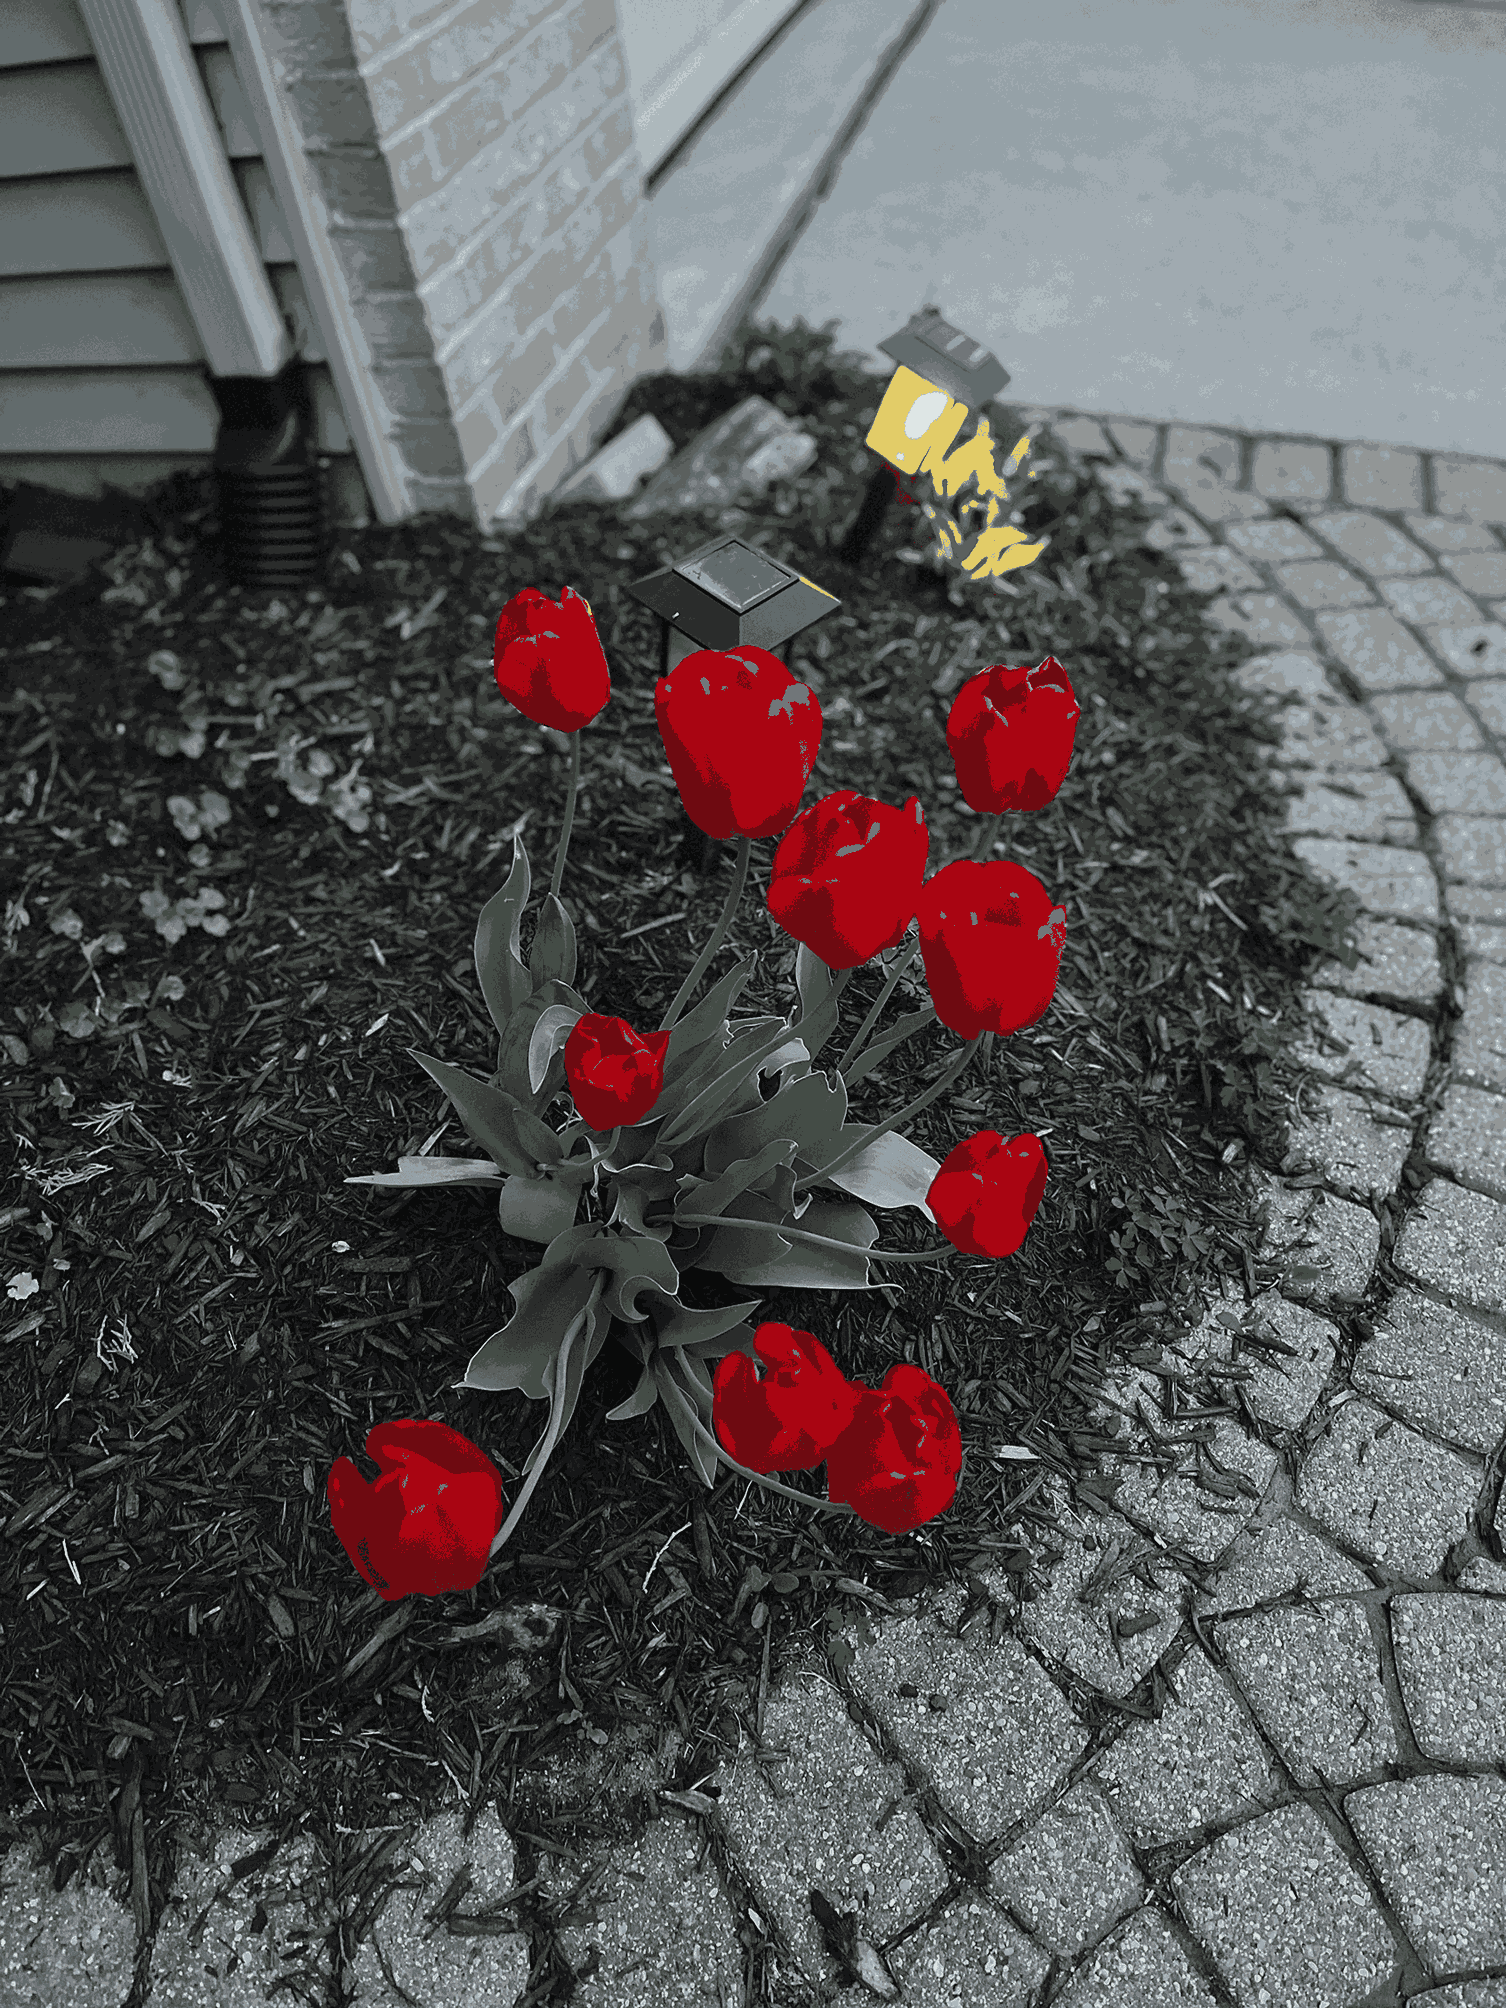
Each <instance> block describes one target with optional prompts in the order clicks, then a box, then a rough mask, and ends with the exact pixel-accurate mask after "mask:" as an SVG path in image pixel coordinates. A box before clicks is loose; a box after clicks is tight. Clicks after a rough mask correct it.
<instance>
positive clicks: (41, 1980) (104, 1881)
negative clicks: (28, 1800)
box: [0, 1837, 136, 2008]
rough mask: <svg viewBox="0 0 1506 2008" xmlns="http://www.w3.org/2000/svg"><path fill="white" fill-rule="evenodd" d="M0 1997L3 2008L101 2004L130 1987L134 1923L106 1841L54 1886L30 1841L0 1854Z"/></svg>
mask: <svg viewBox="0 0 1506 2008" xmlns="http://www.w3.org/2000/svg"><path fill="white" fill-rule="evenodd" d="M0 1866H3V1871H4V1874H3V1894H4V1902H3V1903H0V2001H3V2002H4V2004H5V2008H101V2004H103V2003H106V2002H109V2003H115V2002H119V2001H123V2000H124V1999H125V1996H126V1993H127V1991H128V1990H129V1988H130V1984H131V1979H130V1975H131V1963H132V1960H133V1958H134V1956H135V1951H136V1922H135V1919H134V1917H133V1916H132V1913H131V1906H130V1903H129V1901H128V1900H127V1901H124V1902H122V1901H121V1900H120V1899H119V1898H118V1897H116V1896H115V1895H114V1893H113V1886H114V1885H115V1884H116V1883H117V1882H118V1881H119V1878H118V1877H117V1876H116V1875H115V1873H114V1864H113V1861H112V1859H111V1856H110V1852H109V1849H108V1847H107V1846H101V1847H98V1848H95V1849H93V1850H92V1851H91V1853H90V1854H89V1855H88V1857H87V1858H86V1860H85V1861H84V1863H83V1864H82V1866H81V1867H80V1868H79V1869H78V1870H77V1871H76V1872H75V1873H74V1874H73V1875H72V1876H71V1877H70V1878H69V1880H68V1882H67V1884H66V1885H65V1886H64V1888H63V1889H61V1890H55V1889H54V1888H53V1886H52V1875H51V1873H50V1871H49V1870H48V1869H47V1868H46V1867H44V1866H43V1865H42V1864H41V1863H40V1861H39V1859H38V1856H37V1851H36V1847H35V1843H34V1841H33V1840H32V1839H31V1838H29V1837H28V1838H27V1839H25V1840H22V1841H17V1842H16V1843H15V1844H14V1845H13V1846H12V1848H11V1850H10V1852H9V1854H7V1855H6V1856H5V1857H4V1858H3V1864H0Z"/></svg>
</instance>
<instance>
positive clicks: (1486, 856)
mask: <svg viewBox="0 0 1506 2008" xmlns="http://www.w3.org/2000/svg"><path fill="white" fill-rule="evenodd" d="M1433 841H1434V843H1435V844H1437V846H1438V854H1439V857H1440V858H1441V859H1442V862H1443V869H1444V873H1445V876H1446V877H1447V879H1448V881H1449V884H1450V886H1451V887H1452V886H1453V885H1456V884H1459V883H1463V884H1465V885H1498V886H1506V817H1502V816H1451V815H1449V816H1439V817H1438V819H1437V820H1436V822H1435V823H1434V824H1433Z"/></svg>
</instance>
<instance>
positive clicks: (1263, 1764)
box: [1093, 1646, 1286, 1848]
mask: <svg viewBox="0 0 1506 2008" xmlns="http://www.w3.org/2000/svg"><path fill="white" fill-rule="evenodd" d="M1168 1680H1169V1684H1170V1685H1171V1687H1172V1688H1173V1690H1174V1695H1175V1698H1174V1699H1172V1700H1170V1701H1168V1702H1167V1703H1166V1706H1165V1707H1164V1708H1163V1709H1162V1711H1161V1716H1160V1719H1159V1721H1156V1722H1135V1723H1132V1724H1131V1725H1130V1727H1129V1728H1128V1729H1127V1730H1126V1731H1125V1733H1124V1734H1123V1735H1122V1736H1121V1737H1120V1738H1119V1739H1118V1741H1117V1742H1115V1743H1113V1744H1111V1745H1110V1746H1109V1748H1108V1749H1107V1750H1106V1751H1105V1752H1104V1754H1103V1756H1102V1757H1100V1758H1099V1760H1098V1761H1097V1763H1096V1764H1095V1765H1094V1766H1093V1775H1094V1776H1095V1777H1096V1778H1097V1779H1098V1781H1099V1783H1100V1784H1101V1785H1102V1787H1103V1789H1104V1792H1105V1794H1106V1796H1107V1798H1108V1801H1109V1804H1110V1805H1111V1806H1112V1808H1113V1810H1114V1814H1115V1817H1116V1818H1117V1819H1118V1821H1119V1823H1120V1825H1121V1826H1122V1827H1123V1828H1124V1829H1125V1831H1126V1832H1127V1833H1128V1835H1129V1836H1130V1839H1131V1840H1132V1841H1133V1842H1134V1843H1135V1845H1136V1846H1137V1847H1141V1848H1146V1847H1157V1846H1160V1845H1162V1844H1164V1843H1165V1842H1167V1841H1175V1840H1180V1839H1181V1838H1182V1837H1183V1836H1184V1835H1186V1834H1189V1833H1191V1832H1193V1831H1194V1830H1195V1829H1197V1828H1199V1827H1204V1826H1207V1827H1217V1826H1222V1825H1223V1824H1224V1823H1225V1822H1226V1821H1229V1820H1235V1819H1242V1818H1246V1817H1248V1816H1249V1815H1250V1814H1251V1813H1255V1812H1262V1811H1265V1810H1266V1809H1268V1808H1269V1807H1271V1806H1273V1805H1275V1804H1276V1803H1277V1802H1278V1800H1280V1799H1283V1798H1285V1797H1286V1788H1285V1786H1284V1785H1283V1784H1282V1783H1281V1782H1280V1781H1279V1780H1278V1779H1277V1777H1276V1775H1275V1773H1274V1772H1273V1771H1272V1769H1271V1761H1270V1757H1269V1755H1268V1754H1267V1751H1266V1748H1265V1745H1264V1744H1263V1743H1262V1742H1261V1740H1260V1738H1259V1737H1258V1736H1257V1735H1256V1734H1255V1732H1254V1730H1253V1729H1251V1727H1250V1725H1249V1723H1248V1722H1247V1721H1246V1720H1245V1718H1244V1716H1243V1715H1242V1714H1241V1712H1240V1709H1239V1704H1238V1703H1237V1702H1236V1701H1235V1699H1234V1697H1233V1695H1232V1694H1231V1693H1230V1692H1229V1689H1228V1688H1227V1687H1226V1686H1225V1684H1224V1681H1223V1679H1222V1678H1221V1677H1220V1675H1219V1674H1218V1672H1217V1671H1216V1669H1215V1668H1214V1667H1213V1666H1212V1665H1211V1664H1210V1663H1209V1661H1208V1658H1207V1655H1206V1654H1205V1653H1203V1652H1201V1651H1200V1650H1199V1649H1198V1648H1197V1647H1196V1646H1194V1647H1193V1648H1192V1650H1191V1651H1190V1652H1188V1653H1187V1655H1186V1656H1185V1658H1184V1659H1183V1660H1182V1662H1181V1664H1180V1665H1179V1666H1178V1667H1177V1669H1176V1671H1175V1672H1174V1673H1172V1674H1171V1675H1169V1676H1168Z"/></svg>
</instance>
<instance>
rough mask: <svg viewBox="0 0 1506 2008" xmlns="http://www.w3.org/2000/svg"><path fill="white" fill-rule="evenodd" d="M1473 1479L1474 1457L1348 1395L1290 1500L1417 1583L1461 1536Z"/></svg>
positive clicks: (1476, 1477) (1476, 1475) (1474, 1489)
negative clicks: (1292, 1499) (1447, 1445)
mask: <svg viewBox="0 0 1506 2008" xmlns="http://www.w3.org/2000/svg"><path fill="white" fill-rule="evenodd" d="M1341 1399H1342V1398H1341ZM1480 1479H1481V1463H1480V1460H1479V1458H1477V1457H1471V1456H1470V1455H1469V1454H1468V1453H1467V1452H1462V1451H1457V1450H1450V1449H1448V1448H1447V1447H1446V1446H1445V1445H1443V1444H1440V1443H1432V1442H1430V1441H1429V1439H1428V1438H1427V1437H1425V1436H1420V1435H1419V1434H1418V1432H1417V1431H1416V1430H1415V1429H1412V1428H1411V1427H1409V1425H1408V1424H1406V1423H1404V1422H1397V1421H1396V1419H1395V1418H1394V1417H1393V1416H1389V1415H1387V1414H1386V1412H1385V1411H1384V1409H1382V1408H1380V1407H1379V1406H1377V1404H1376V1403H1375V1402H1373V1401H1367V1400H1366V1399H1365V1398H1364V1396H1363V1395H1355V1396H1353V1397H1351V1398H1349V1399H1344V1400H1342V1406H1339V1405H1336V1406H1335V1408H1334V1410H1333V1412H1332V1415H1331V1417H1330V1420H1329V1424H1328V1428H1327V1430H1326V1431H1325V1432H1324V1434H1323V1435H1322V1436H1321V1437H1319V1439H1318V1441H1317V1443H1316V1444H1314V1446H1313V1448H1312V1449H1311V1450H1310V1451H1309V1452H1308V1454H1307V1456H1306V1458H1305V1459H1304V1460H1303V1463H1302V1469H1301V1470H1300V1472H1299V1473H1298V1474H1297V1498H1298V1501H1299V1502H1300V1504H1301V1506H1302V1508H1303V1511H1304V1512H1307V1513H1311V1515H1312V1516H1313V1518H1314V1519H1315V1520H1316V1521H1317V1522H1318V1523H1319V1525H1320V1526H1322V1527H1323V1528H1325V1529H1326V1530H1327V1532H1328V1533H1330V1534H1331V1535H1333V1537H1334V1538H1335V1540H1340V1541H1343V1542H1345V1543H1346V1544H1347V1545H1348V1546H1349V1547H1350V1548H1352V1549H1353V1550H1354V1552H1355V1553H1356V1554H1358V1555H1363V1556H1364V1557H1365V1558H1366V1560H1368V1561H1371V1562H1374V1563H1375V1564H1376V1565H1377V1566H1378V1567H1382V1568H1385V1569H1387V1570H1389V1571H1391V1572H1392V1573H1393V1574H1398V1575H1402V1576H1405V1577H1406V1578H1407V1579H1408V1580H1409V1581H1412V1582H1419V1583H1420V1582H1426V1581H1427V1580H1428V1578H1429V1577H1430V1576H1435V1575H1436V1574H1437V1573H1438V1571H1439V1569H1441V1568H1442V1566H1443V1562H1444V1558H1445V1557H1446V1556H1447V1554H1448V1552H1449V1550H1450V1549H1451V1548H1452V1547H1453V1546H1454V1544H1455V1542H1456V1541H1461V1540H1463V1538H1464V1536H1465V1535H1466V1534H1467V1533H1468V1532H1469V1516H1470V1511H1471V1509H1472V1507H1473V1506H1474V1503H1475V1498H1476V1495H1477V1494H1478V1492H1479V1490H1480Z"/></svg>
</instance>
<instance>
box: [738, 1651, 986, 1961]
mask: <svg viewBox="0 0 1506 2008" xmlns="http://www.w3.org/2000/svg"><path fill="white" fill-rule="evenodd" d="M763 1735H764V1744H765V1747H766V1749H768V1750H775V1751H785V1752H787V1753H788V1761H787V1762H784V1763H770V1764H767V1766H764V1765H759V1764H756V1763H755V1762H754V1756H753V1751H752V1748H751V1746H748V1745H744V1746H743V1747H742V1748H740V1750H739V1753H738V1757H737V1759H736V1761H735V1763H734V1764H733V1765H732V1767H731V1769H730V1771H729V1768H728V1766H727V1764H726V1763H725V1762H723V1763H722V1764H721V1765H719V1766H718V1769H717V1776H716V1782H717V1783H718V1784H719V1785H720V1786H721V1795H720V1801H719V1813H720V1818H721V1822H722V1825H723V1828H724V1831H725V1833H726V1836H727V1846H728V1851H729V1853H730V1855H731V1857H732V1859H733V1861H734V1862H735V1864H736V1867H737V1871H738V1873H739V1874H740V1875H741V1876H742V1877H744V1879H745V1880H746V1882H747V1884H748V1886H749V1888H750V1890H752V1892H753V1894H754V1901H755V1903H756V1904H757V1906H758V1909H759V1910H760V1912H762V1914H763V1915H764V1916H765V1917H766V1918H768V1917H772V1918H773V1919H775V1920H776V1921H777V1923H778V1926H779V1929H780V1930H781V1931H782V1932H783V1934H784V1936H785V1938H786V1939H787V1940H788V1942H789V1943H790V1945H791V1946H792V1947H793V1948H794V1951H795V1955H796V1957H797V1959H798V1961H799V1963H800V1966H801V1968H802V1969H803V1971H804V1973H805V1976H806V1979H807V1981H809V1982H811V1983H813V1984H816V1983H820V1984H829V1983H832V1982H834V1981H836V1980H837V1979H838V1978H839V1969H838V1967H837V1965H836V1962H835V1960H834V1959H833V1958H832V1957H831V1955H830V1953H828V1951H827V1950H826V1945H825V1941H824V1939H823V1938H822V1935H821V1932H820V1929H819V1927H818V1926H817V1923H816V1920H815V1917H814V1915H813V1914H812V1911H811V1906H810V1891H811V1889H812V1887H813V1886H814V1887H815V1888H818V1889H819V1890H820V1891H821V1892H822V1894H823V1895H824V1896H825V1897H826V1899H827V1901H828V1902H829V1903H830V1904H831V1905H832V1906H833V1908H834V1909H836V1910H838V1911H843V1910H853V1909H857V1910H859V1911H860V1913H861V1915H862V1918H863V1920H864V1924H863V1929H864V1933H865V1936H867V1937H869V1938H870V1939H872V1940H880V1939H884V1938H887V1937H889V1936H890V1935H891V1934H892V1933H893V1932H896V1931H898V1930H899V1928H900V1926H901V1925H903V1924H908V1923H909V1922H910V1921H911V1920H912V1919H913V1918H914V1917H915V1916H916V1914H917V1913H918V1912H920V1911H922V1910H924V1909H926V1908H927V1906H928V1905H930V1904H932V1903H934V1902H935V1900H936V1898H937V1897H938V1896H940V1894H941V1892H942V1891H943V1890H944V1889H945V1888H946V1885H947V1873H946V1868H945V1866H944V1864H943V1863H942V1861H941V1858H940V1856H939V1855H938V1854H937V1852H936V1850H935V1848H934V1847H933V1846H932V1844H931V1840H930V1836H929V1835H928V1834H927V1833H926V1830H925V1828H924V1827H923V1826H922V1824H921V1822H920V1820H919V1819H918V1818H917V1816H916V1814H915V1811H914V1809H913V1807H911V1806H909V1805H905V1804H901V1805H900V1807H899V1810H898V1811H897V1812H894V1813H893V1814H892V1816H891V1817H890V1818H889V1819H888V1820H887V1821H886V1823H885V1824H884V1826H883V1827H882V1828H880V1827H879V1826H878V1824H877V1822H878V1819H879V1816H880V1814H881V1813H882V1812H883V1811H884V1809H885V1807H886V1806H889V1805H890V1804H891V1802H894V1801H900V1800H902V1799H903V1796H904V1793H905V1780H904V1774H903V1773H902V1772H901V1771H900V1769H899V1767H898V1766H897V1765H894V1764H886V1763H885V1762H884V1761H883V1760H882V1759H881V1758H880V1757H879V1756H878V1754H877V1753H876V1752H875V1751H874V1749H873V1748H872V1746H871V1745H870V1744H869V1742H868V1740H867V1738H866V1737H865V1736H864V1735H863V1734H862V1732H861V1731H860V1730H859V1728H858V1726H857V1724H856V1723H855V1722H854V1721H853V1720H852V1719H851V1717H850V1716H849V1715H848V1713H847V1708H846V1704H845V1702H844V1700H843V1698H842V1696H841V1694H840V1693H838V1692H837V1690H836V1689H835V1688H834V1687H832V1686H830V1685H828V1684H827V1682H825V1681H823V1680H820V1679H817V1678H815V1677H810V1678H797V1679H791V1680H790V1681H789V1682H788V1683H787V1684H785V1685H781V1687H780V1688H779V1689H778V1691H777V1692H776V1693H774V1694H773V1695H771V1696H770V1697H769V1700H768V1702H767V1704H766V1706H765V1709H764V1729H763ZM771 1779H772V1780H777V1788H776V1786H775V1785H774V1784H771V1783H770V1780H771Z"/></svg>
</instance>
